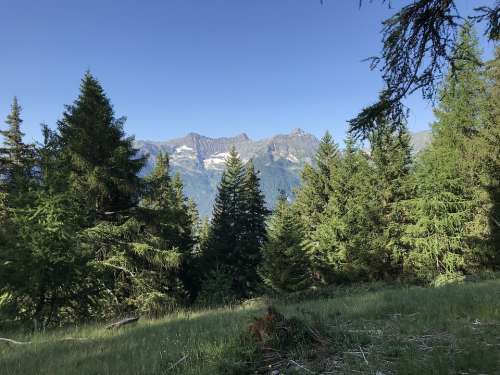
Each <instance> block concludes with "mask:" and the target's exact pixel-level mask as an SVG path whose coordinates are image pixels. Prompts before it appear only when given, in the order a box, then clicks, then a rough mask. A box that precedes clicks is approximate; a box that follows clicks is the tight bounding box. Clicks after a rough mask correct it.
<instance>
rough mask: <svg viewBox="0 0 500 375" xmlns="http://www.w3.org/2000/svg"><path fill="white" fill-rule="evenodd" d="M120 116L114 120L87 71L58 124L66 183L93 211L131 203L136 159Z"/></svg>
mask: <svg viewBox="0 0 500 375" xmlns="http://www.w3.org/2000/svg"><path fill="white" fill-rule="evenodd" d="M124 122H125V118H124V117H121V118H115V115H114V111H113V107H112V106H111V103H110V101H109V99H108V98H107V96H106V94H105V93H104V90H103V88H102V86H101V84H100V83H99V82H98V81H97V79H95V78H94V77H93V76H92V75H91V74H90V72H86V73H85V75H84V77H83V79H82V82H81V86H80V94H79V96H78V98H77V99H76V100H75V101H74V103H73V104H72V105H68V106H66V111H65V112H64V114H63V117H62V119H61V120H60V121H59V122H58V129H59V133H60V142H61V151H62V154H63V157H64V159H65V161H66V163H67V166H68V171H69V182H70V187H71V189H72V191H74V193H75V195H76V197H79V198H80V199H81V201H82V202H84V203H85V204H86V205H87V206H88V207H89V209H91V210H92V211H93V212H94V216H95V215H102V214H104V213H105V212H110V211H119V210H123V209H127V208H130V207H132V206H133V205H134V204H135V203H136V200H137V197H138V186H139V177H138V176H137V174H138V172H139V171H140V169H141V168H142V167H143V165H144V161H145V159H144V158H141V157H138V155H137V152H138V151H137V150H136V149H135V148H134V147H133V145H132V142H133V138H132V137H125V136H124V132H123V124H124Z"/></svg>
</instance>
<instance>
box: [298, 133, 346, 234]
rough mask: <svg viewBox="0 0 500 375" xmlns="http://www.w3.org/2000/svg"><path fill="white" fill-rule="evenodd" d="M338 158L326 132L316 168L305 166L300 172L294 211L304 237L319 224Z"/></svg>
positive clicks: (320, 145)
mask: <svg viewBox="0 0 500 375" xmlns="http://www.w3.org/2000/svg"><path fill="white" fill-rule="evenodd" d="M339 158H340V155H339V151H338V146H337V145H336V144H335V142H334V141H333V138H332V136H331V135H330V133H329V132H326V133H325V135H324V136H323V138H321V142H320V144H319V148H318V151H317V152H316V157H315V162H316V166H315V167H314V166H311V165H306V166H305V167H304V170H303V171H302V185H301V187H300V188H299V189H298V191H297V198H296V200H295V203H294V209H296V210H297V212H298V213H300V215H301V217H302V219H303V220H304V224H305V226H306V236H307V235H308V233H312V232H313V231H314V230H315V228H316V226H317V225H318V224H319V223H320V218H321V214H322V213H323V211H324V210H325V208H326V206H327V205H328V200H329V197H330V186H329V183H330V177H331V175H332V173H334V172H333V170H334V169H335V166H336V164H337V163H338V161H339Z"/></svg>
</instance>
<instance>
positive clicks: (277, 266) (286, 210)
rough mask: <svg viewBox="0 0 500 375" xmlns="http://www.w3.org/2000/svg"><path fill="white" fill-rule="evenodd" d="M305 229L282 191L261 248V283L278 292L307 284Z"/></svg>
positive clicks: (309, 278)
mask: <svg viewBox="0 0 500 375" xmlns="http://www.w3.org/2000/svg"><path fill="white" fill-rule="evenodd" d="M303 237H304V229H303V227H302V223H301V222H300V219H299V217H298V216H297V215H296V213H295V212H294V211H293V210H292V209H291V207H290V204H289V203H288V201H287V197H286V195H285V194H284V193H283V192H282V193H281V195H280V198H279V200H278V204H277V206H276V209H275V211H274V213H273V215H272V216H271V218H270V219H269V222H268V228H267V238H268V239H267V242H266V243H265V245H264V247H263V249H262V257H263V259H262V264H261V266H260V267H259V274H260V276H261V277H262V280H263V281H264V284H265V285H267V286H268V287H270V288H272V289H274V290H275V291H278V292H294V291H298V290H303V289H305V288H307V287H308V286H309V285H310V282H311V277H310V275H309V267H308V260H307V256H306V253H305V252H304V250H303V249H302V245H301V244H302V241H303V239H304V238H303Z"/></svg>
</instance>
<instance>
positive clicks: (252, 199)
mask: <svg viewBox="0 0 500 375" xmlns="http://www.w3.org/2000/svg"><path fill="white" fill-rule="evenodd" d="M257 173H258V172H257V171H255V167H254V164H253V161H252V160H250V161H248V163H247V164H246V165H245V177H244V179H243V199H244V215H243V218H242V219H243V220H242V226H243V227H242V239H241V241H242V245H243V248H244V249H243V252H244V255H245V258H246V261H247V266H246V269H245V270H242V272H245V273H246V275H245V282H246V284H247V288H248V289H249V290H250V289H251V288H255V287H256V286H257V284H258V283H259V277H258V275H257V272H256V270H257V266H258V265H259V264H260V262H261V248H262V245H263V244H264V242H265V239H266V217H267V215H268V214H269V211H268V209H267V208H266V206H265V204H266V203H265V198H264V194H263V193H262V192H261V190H260V179H259V176H258V174H257Z"/></svg>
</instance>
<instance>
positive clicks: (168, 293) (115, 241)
mask: <svg viewBox="0 0 500 375" xmlns="http://www.w3.org/2000/svg"><path fill="white" fill-rule="evenodd" d="M174 181H176V179H174ZM174 181H172V179H171V177H170V175H169V161H168V157H167V156H166V155H163V154H161V153H160V154H159V155H158V157H157V160H156V164H155V168H154V169H153V171H152V172H151V174H150V175H149V176H147V177H146V178H145V181H144V185H145V188H144V193H143V195H142V199H141V202H140V204H139V206H138V207H137V208H136V209H134V210H132V211H129V212H128V213H122V214H119V215H118V216H117V217H116V219H115V221H114V222H112V223H109V222H101V223H100V224H98V225H97V226H95V227H93V228H91V229H89V230H88V231H87V235H88V237H89V239H90V240H91V241H92V242H93V243H96V244H98V246H99V249H98V251H97V253H98V255H99V264H100V265H101V266H102V269H103V271H104V273H105V277H104V279H105V280H106V283H107V284H108V286H109V289H110V290H112V293H113V298H114V299H115V300H117V301H118V306H115V307H114V308H115V309H116V308H118V311H140V312H142V313H144V314H148V315H153V316H157V315H160V314H162V313H164V312H166V311H168V310H171V309H172V308H173V307H175V306H178V305H179V304H182V303H184V302H185V299H186V297H187V294H186V293H187V291H186V289H185V287H184V284H183V280H182V270H183V267H184V264H185V262H186V257H188V256H189V255H190V252H191V247H192V241H193V239H192V235H191V228H192V223H191V221H190V213H189V212H188V207H187V205H186V204H185V200H186V199H185V197H184V196H183V195H182V196H181V195H180V194H182V192H180V191H179V190H178V189H181V188H182V186H181V185H180V186H179V185H177V186H175V185H174V183H173V182H174Z"/></svg>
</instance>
